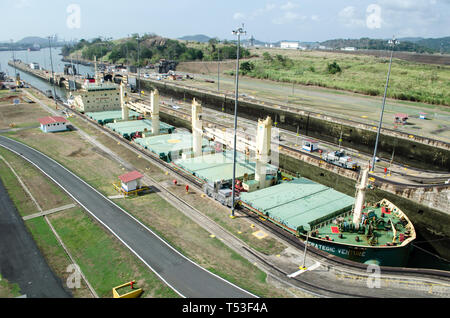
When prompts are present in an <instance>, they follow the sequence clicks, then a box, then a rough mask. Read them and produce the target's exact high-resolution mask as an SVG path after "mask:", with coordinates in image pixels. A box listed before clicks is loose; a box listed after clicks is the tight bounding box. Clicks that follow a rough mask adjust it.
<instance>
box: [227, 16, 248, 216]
mask: <svg viewBox="0 0 450 318" xmlns="http://www.w3.org/2000/svg"><path fill="white" fill-rule="evenodd" d="M243 28H244V25H242V28H239V29H237V30H235V31H233V34H234V35H237V37H238V43H237V57H236V96H235V104H234V153H233V181H232V183H233V184H232V185H231V190H232V192H231V193H232V204H231V217H232V218H234V211H235V204H236V202H235V199H236V195H235V192H236V151H237V149H236V148H237V113H238V112H237V109H238V99H239V56H240V46H241V34H246V33H247V32H245V31H244V29H243Z"/></svg>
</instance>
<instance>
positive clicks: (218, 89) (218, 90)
mask: <svg viewBox="0 0 450 318" xmlns="http://www.w3.org/2000/svg"><path fill="white" fill-rule="evenodd" d="M217 93H220V49H219V48H217Z"/></svg>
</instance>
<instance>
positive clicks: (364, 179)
mask: <svg viewBox="0 0 450 318" xmlns="http://www.w3.org/2000/svg"><path fill="white" fill-rule="evenodd" d="M368 181H369V167H367V168H365V169H364V170H363V171H362V172H361V182H360V183H359V184H357V185H356V189H357V191H358V192H357V194H356V200H355V208H354V210H353V224H354V225H355V226H356V227H357V228H359V224H360V223H361V217H362V210H363V206H364V202H365V200H366V189H367V184H368Z"/></svg>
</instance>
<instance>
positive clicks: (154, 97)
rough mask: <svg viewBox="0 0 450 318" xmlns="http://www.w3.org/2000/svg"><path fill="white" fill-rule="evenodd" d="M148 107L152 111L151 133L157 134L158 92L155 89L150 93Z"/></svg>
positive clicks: (158, 126)
mask: <svg viewBox="0 0 450 318" xmlns="http://www.w3.org/2000/svg"><path fill="white" fill-rule="evenodd" d="M150 107H151V113H152V134H153V136H157V135H159V134H160V123H159V92H158V90H157V89H155V90H154V91H152V93H151V94H150Z"/></svg>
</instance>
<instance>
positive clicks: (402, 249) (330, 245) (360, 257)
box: [305, 237, 411, 267]
mask: <svg viewBox="0 0 450 318" xmlns="http://www.w3.org/2000/svg"><path fill="white" fill-rule="evenodd" d="M305 239H306V238H305ZM308 245H310V246H313V247H315V248H317V249H319V250H321V251H324V252H327V253H329V254H332V255H336V256H338V257H341V258H344V259H347V260H351V261H354V262H358V263H371V264H377V265H380V266H392V267H405V266H406V265H407V263H408V260H409V255H410V252H411V244H408V245H406V246H396V247H388V248H387V247H364V246H355V245H346V244H337V243H335V242H329V241H325V240H321V239H316V238H312V237H309V238H308Z"/></svg>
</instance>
